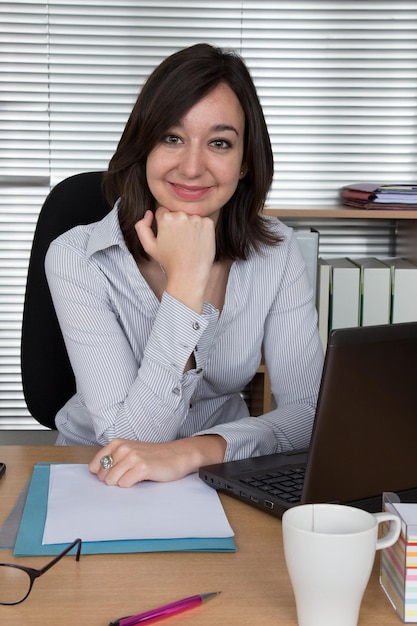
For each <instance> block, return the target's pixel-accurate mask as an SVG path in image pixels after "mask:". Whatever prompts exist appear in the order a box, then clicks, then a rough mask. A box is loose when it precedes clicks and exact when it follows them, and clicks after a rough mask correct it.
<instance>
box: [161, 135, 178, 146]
mask: <svg viewBox="0 0 417 626" xmlns="http://www.w3.org/2000/svg"><path fill="white" fill-rule="evenodd" d="M163 142H164V143H167V144H169V145H171V146H175V145H177V144H179V143H182V141H181V138H180V137H178V135H165V137H164V138H163Z"/></svg>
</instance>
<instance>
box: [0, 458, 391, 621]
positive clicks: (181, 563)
mask: <svg viewBox="0 0 417 626" xmlns="http://www.w3.org/2000/svg"><path fill="white" fill-rule="evenodd" d="M93 453H94V449H92V448H88V447H85V448H83V447H74V448H73V447H68V448H65V447H53V446H0V461H4V462H5V463H6V464H7V470H6V474H5V475H4V476H3V478H2V479H1V480H0V503H1V504H0V526H1V525H2V524H3V522H4V520H5V519H6V517H7V515H8V514H9V512H10V511H11V509H12V507H13V505H14V503H15V501H16V498H17V496H18V494H19V493H20V491H21V489H22V488H23V487H24V485H25V483H26V481H27V480H28V479H29V477H30V475H31V472H32V468H33V465H34V464H35V463H37V462H38V461H64V462H65V461H66V462H72V463H86V462H88V461H89V460H90V458H91V457H92V455H93ZM222 502H223V505H224V508H225V510H226V513H227V516H228V519H229V521H230V524H231V526H232V528H233V529H234V531H235V533H236V536H235V539H236V544H237V547H238V551H237V552H236V553H234V554H219V553H211V554H210V553H208V554H197V553H190V554H185V553H163V554H158V553H155V554H124V555H123V554H121V555H110V556H109V555H92V556H91V555H88V556H83V555H82V556H81V559H80V561H79V563H77V562H76V560H75V558H74V557H71V556H70V557H64V559H63V560H62V561H61V562H60V563H58V564H57V565H56V566H55V567H54V568H53V569H52V570H50V571H48V572H47V573H45V574H44V576H42V577H41V578H40V579H38V580H37V581H36V582H35V585H34V588H33V590H32V592H31V594H30V596H29V598H28V599H27V600H25V602H23V604H21V605H17V606H11V607H7V606H0V624H13V626H27V625H28V624H30V625H31V626H45V624H51V625H53V626H108V624H109V622H110V621H111V620H114V619H116V618H118V617H121V616H124V615H129V614H135V613H139V612H141V611H146V610H148V609H151V608H153V607H157V606H159V605H162V604H166V603H168V602H171V601H174V600H178V599H180V598H183V597H185V596H189V595H193V594H198V593H205V592H209V591H221V592H222V594H221V595H220V596H219V597H217V598H214V599H213V600H210V601H208V602H207V603H206V604H204V605H203V606H202V607H198V608H196V609H192V610H190V611H188V612H186V613H182V614H180V615H178V616H176V617H172V618H170V619H167V620H165V621H163V622H161V623H166V624H171V625H172V626H187V625H188V624H189V625H190V626H191V625H192V626H200V625H203V626H234V625H236V626H237V625H239V626H255V625H256V626H279V625H282V626H297V619H296V613H295V605H294V600H293V595H292V591H291V586H290V582H289V579H288V575H287V571H286V568H285V563H284V556H283V549H282V538H281V522H280V521H279V520H276V519H274V518H273V517H271V516H269V515H268V514H266V513H263V512H261V511H257V510H256V509H253V508H251V507H249V506H247V505H245V504H242V503H240V502H237V501H236V500H234V499H232V498H230V497H229V496H223V495H222ZM97 522H98V523H99V520H97ZM0 560H1V561H3V562H6V563H7V562H10V563H13V562H16V563H20V564H26V565H32V566H33V567H41V566H42V565H43V564H44V563H46V562H47V561H48V560H49V559H48V558H46V557H36V558H33V557H31V558H22V557H19V558H15V557H13V555H12V552H11V551H10V550H1V551H0ZM378 567H379V559H378V558H377V560H376V565H375V568H374V572H373V576H372V579H371V581H370V583H369V585H368V589H367V591H366V593H365V597H364V600H363V603H362V609H361V615H360V621H359V626H371V625H372V626H391V625H392V626H398V624H400V623H401V621H400V620H399V618H398V617H397V615H396V614H395V612H394V610H393V609H392V607H391V605H390V604H389V602H388V600H387V598H386V597H385V594H384V592H383V591H382V589H381V588H380V586H379V583H378ZM335 626H337V625H335Z"/></svg>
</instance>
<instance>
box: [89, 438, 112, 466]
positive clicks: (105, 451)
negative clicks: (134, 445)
mask: <svg viewBox="0 0 417 626" xmlns="http://www.w3.org/2000/svg"><path fill="white" fill-rule="evenodd" d="M119 444H120V442H119V440H118V439H113V441H111V442H110V443H108V444H107V445H106V446H104V447H103V448H101V449H100V450H99V451H98V452H97V453H96V454H95V455H94V456H93V458H92V459H91V461H90V463H89V464H88V469H89V470H90V472H91V473H92V474H98V473H99V472H100V470H101V471H103V468H102V467H101V464H100V459H102V458H103V456H106V455H110V456H111V457H112V458H113V461H114V455H115V451H116V449H117V448H118V446H119ZM107 471H108V470H107Z"/></svg>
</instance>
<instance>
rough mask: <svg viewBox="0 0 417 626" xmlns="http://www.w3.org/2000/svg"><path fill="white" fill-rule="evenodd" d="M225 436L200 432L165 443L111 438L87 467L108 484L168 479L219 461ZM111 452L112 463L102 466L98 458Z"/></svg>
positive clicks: (223, 450) (176, 477) (129, 483)
mask: <svg viewBox="0 0 417 626" xmlns="http://www.w3.org/2000/svg"><path fill="white" fill-rule="evenodd" d="M225 450H226V442H225V440H224V439H223V438H222V437H220V436H218V435H202V436H197V437H189V438H187V439H178V440H176V441H170V442H167V443H143V442H141V441H130V440H127V439H113V441H111V442H110V443H109V444H107V445H106V446H104V448H102V449H101V450H100V451H99V452H98V453H97V454H96V455H95V456H94V458H93V459H92V460H91V462H90V464H89V470H90V472H91V473H92V474H97V476H98V478H99V480H101V481H103V482H105V483H106V484H107V485H110V486H114V485H118V486H119V487H131V486H132V485H134V484H136V483H138V482H141V481H143V480H153V481H156V482H169V481H171V480H178V479H180V478H183V477H184V476H186V475H187V474H192V473H193V472H197V471H198V469H199V468H200V467H201V466H202V465H208V464H211V463H221V462H222V461H223V458H224V453H225ZM105 455H111V457H112V459H113V466H112V467H111V469H108V470H104V469H103V468H102V467H101V465H100V459H101V458H102V457H103V456H105Z"/></svg>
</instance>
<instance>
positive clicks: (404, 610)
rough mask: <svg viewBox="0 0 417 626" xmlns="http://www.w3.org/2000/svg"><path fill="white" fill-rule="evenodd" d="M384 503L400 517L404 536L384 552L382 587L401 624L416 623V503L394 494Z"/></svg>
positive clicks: (384, 500)
mask: <svg viewBox="0 0 417 626" xmlns="http://www.w3.org/2000/svg"><path fill="white" fill-rule="evenodd" d="M383 504H384V510H385V511H389V512H390V513H396V514H397V515H399V516H400V517H401V535H400V538H399V539H398V541H397V543H395V544H394V545H393V546H391V547H390V548H385V549H384V550H382V551H381V574H380V582H381V586H382V588H383V590H384V591H385V593H386V595H387V597H388V599H389V600H390V602H391V604H392V606H393V607H394V609H395V610H396V612H397V614H398V616H399V617H400V618H401V619H402V621H403V622H404V623H408V624H416V623H417V502H416V503H402V502H401V501H400V499H399V497H398V496H397V495H396V494H395V493H384V494H383ZM414 522H415V523H414Z"/></svg>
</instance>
